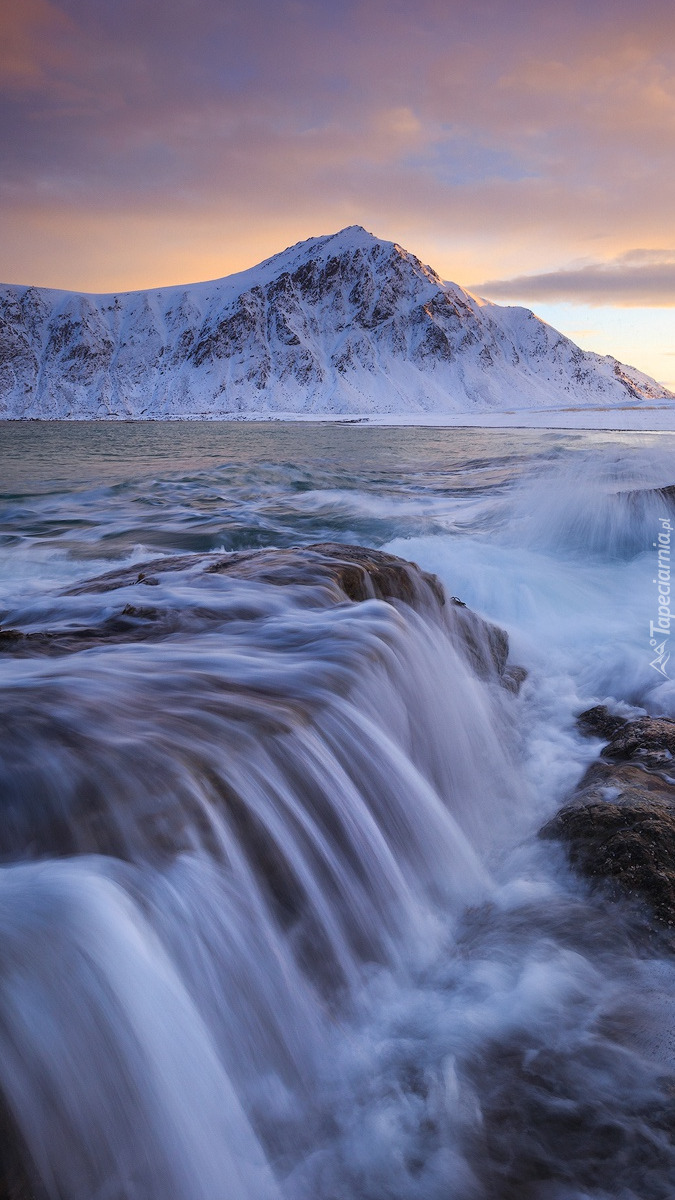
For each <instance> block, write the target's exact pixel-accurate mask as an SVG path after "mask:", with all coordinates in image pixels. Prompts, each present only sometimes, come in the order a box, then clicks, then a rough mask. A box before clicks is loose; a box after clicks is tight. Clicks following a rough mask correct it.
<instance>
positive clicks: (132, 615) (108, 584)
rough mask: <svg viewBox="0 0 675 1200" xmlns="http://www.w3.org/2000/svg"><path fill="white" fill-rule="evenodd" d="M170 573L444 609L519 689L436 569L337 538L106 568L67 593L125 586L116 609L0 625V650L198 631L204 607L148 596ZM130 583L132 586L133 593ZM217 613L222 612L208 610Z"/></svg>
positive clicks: (515, 674) (470, 644) (316, 597)
mask: <svg viewBox="0 0 675 1200" xmlns="http://www.w3.org/2000/svg"><path fill="white" fill-rule="evenodd" d="M173 572H183V573H185V574H186V575H187V574H189V575H190V576H191V577H192V580H194V581H197V580H198V578H199V576H200V575H204V576H206V575H214V574H216V575H226V576H228V577H230V578H234V579H241V580H253V581H256V582H258V583H267V584H271V585H273V586H278V587H282V586H287V587H296V588H297V587H300V588H307V589H313V591H312V592H311V594H310V592H309V591H308V593H307V603H308V604H311V605H313V606H317V607H327V606H330V605H332V604H341V603H345V602H347V601H351V602H352V603H355V604H356V603H361V602H363V601H365V600H372V599H375V600H385V601H389V602H395V603H399V604H405V605H409V606H410V607H412V608H415V609H417V610H418V611H427V612H429V611H434V610H435V611H436V613H438V612H439V611H440V610H442V609H445V610H446V615H447V616H448V617H449V618H450V619H449V624H450V627H451V632H452V633H453V635H454V638H455V641H456V644H457V647H458V649H459V650H460V652H461V653H462V654H463V655H464V656H465V657H466V658H467V659H468V661H469V663H470V666H471V668H472V669H473V670H474V671H475V672H476V674H477V675H478V676H479V677H480V678H482V679H487V678H490V677H495V676H496V677H497V678H498V680H499V682H500V683H501V684H502V685H503V686H504V687H505V688H507V689H508V690H509V691H513V692H517V691H518V690H519V688H520V686H521V684H522V682H523V679H524V678H525V675H526V674H527V672H526V671H525V670H524V668H522V667H518V666H513V665H511V664H508V661H507V660H508V655H509V641H508V636H507V634H506V633H505V632H504V630H503V629H500V628H499V627H498V626H496V625H493V624H491V623H490V622H489V621H485V620H484V619H483V618H482V617H479V616H477V614H476V613H474V612H472V610H471V609H470V608H468V607H467V606H466V605H465V604H464V603H463V602H462V601H461V600H459V599H458V598H457V597H456V596H453V597H450V598H446V594H445V591H444V589H443V585H442V584H441V582H440V580H439V579H438V578H437V576H436V575H432V574H430V573H429V572H427V571H423V570H422V569H421V568H420V567H419V566H418V565H417V563H413V562H408V561H407V560H405V559H402V558H399V557H397V556H396V555H393V554H387V553H385V552H384V551H382V550H371V549H368V548H366V547H364V546H352V545H344V544H342V543H339V542H321V543H314V544H312V545H309V546H302V547H292V548H289V549H280V550H278V549H263V550H247V551H241V552H234V553H229V554H218V553H215V554H214V553H212V554H182V555H175V556H170V557H166V558H158V559H153V560H152V561H150V562H147V563H144V564H142V565H135V566H133V567H127V568H124V569H122V570H114V571H109V572H107V573H106V574H104V575H100V576H98V577H97V578H95V579H89V580H84V581H83V582H81V583H78V584H77V585H76V586H75V587H73V588H71V589H69V591H68V592H66V593H65V595H70V596H78V595H87V594H89V595H94V594H102V593H108V592H109V593H113V592H116V591H119V590H121V589H123V588H124V589H125V598H126V601H125V603H123V604H122V603H121V604H120V606H119V611H117V612H115V613H114V614H113V615H112V616H108V617H106V618H105V619H104V620H102V621H101V622H100V623H99V624H97V625H95V626H92V625H87V626H81V627H73V626H70V627H69V628H67V629H53V630H50V629H46V630H40V631H38V632H28V633H24V632H23V631H21V630H20V629H14V628H7V627H4V628H3V627H2V626H1V625H0V653H6V654H11V655H13V656H18V657H29V656H33V655H49V656H58V655H62V654H72V653H75V652H77V651H78V650H86V649H89V648H90V647H93V646H97V645H102V644H106V645H114V644H129V643H131V642H139V641H158V640H161V639H163V638H165V637H167V636H169V635H171V634H175V633H180V632H184V633H188V632H197V631H198V630H199V628H200V625H201V627H202V628H203V627H204V626H205V624H208V621H209V618H208V615H206V614H205V613H204V611H203V610H202V612H201V613H200V615H199V617H198V618H197V617H195V615H194V614H188V615H186V614H184V613H178V612H177V611H176V610H175V609H173V610H170V609H167V608H165V607H164V608H163V607H162V606H160V605H158V604H155V603H153V588H154V587H156V586H157V585H158V583H159V581H160V577H161V576H163V575H168V574H171V573H173ZM192 580H191V581H192ZM129 589H133V590H134V593H135V595H134V597H133V599H132V600H129V598H128V596H129ZM216 620H220V618H219V617H214V621H216Z"/></svg>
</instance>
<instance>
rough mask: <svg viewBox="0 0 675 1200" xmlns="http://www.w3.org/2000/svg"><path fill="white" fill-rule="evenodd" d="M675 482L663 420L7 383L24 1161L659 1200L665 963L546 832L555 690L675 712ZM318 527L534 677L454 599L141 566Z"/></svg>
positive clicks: (6, 727)
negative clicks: (645, 423) (669, 640)
mask: <svg viewBox="0 0 675 1200" xmlns="http://www.w3.org/2000/svg"><path fill="white" fill-rule="evenodd" d="M673 484H675V435H672V434H653V435H650V434H641V435H638V434H617V433H582V432H576V431H575V432H569V433H568V432H546V431H536V432H534V431H524V430H483V431H481V430H475V429H471V430H462V429H445V430H433V429H411V428H405V429H386V428H369V427H359V426H358V425H355V424H349V423H346V424H344V425H335V426H330V427H327V426H322V425H316V426H312V425H304V424H303V425H301V426H295V425H285V424H264V425H249V424H246V425H231V424H222V425H221V424H218V423H208V424H204V425H201V424H189V425H187V424H186V425H168V424H167V425H161V424H155V423H152V424H148V425H144V424H129V425H118V424H115V425H106V424H86V423H85V424H79V423H78V424H77V425H68V424H54V425H39V424H37V423H27V424H4V425H0V505H1V511H0V555H1V556H2V560H1V561H2V570H1V571H0V629H4V630H19V631H21V632H22V633H24V634H31V635H34V636H33V637H32V638H28V639H27V640H26V641H25V642H24V643H23V646H24V649H21V650H19V649H18V643H17V641H16V640H12V638H11V637H9V638H7V637H6V638H5V639H4V650H3V651H2V653H1V655H0V672H1V674H0V710H1V714H2V718H1V719H2V728H3V736H2V739H1V749H0V806H1V808H0V855H1V856H2V857H1V859H0V861H1V863H2V866H1V867H0V1123H2V1125H3V1127H5V1126H6V1127H7V1129H8V1130H9V1131H10V1134H8V1144H9V1142H10V1141H11V1142H12V1145H14V1144H15V1143H16V1144H17V1145H18V1146H19V1150H18V1153H19V1156H20V1157H21V1158H22V1159H23V1162H24V1163H28V1164H29V1168H28V1170H29V1175H30V1178H31V1186H32V1187H33V1189H34V1194H35V1196H36V1197H38V1198H39V1200H44V1197H48V1198H50V1200H51V1198H52V1197H54V1198H67V1200H104V1198H105V1200H122V1198H124V1200H127V1198H128V1200H137V1198H138V1200H141V1198H143V1200H166V1198H167V1197H171V1200H221V1197H225V1196H227V1197H229V1198H232V1200H240V1198H241V1200H244V1198H246V1200H267V1198H268V1197H269V1198H272V1197H274V1198H276V1200H356V1198H358V1200H591V1198H592V1200H672V1196H673V1195H675V1133H674V1131H675V963H674V962H673V960H672V958H671V957H669V956H668V955H667V954H666V952H665V950H664V949H663V948H662V947H661V944H660V943H659V941H658V939H653V940H650V939H649V938H647V937H645V932H644V926H643V924H642V917H641V915H640V914H639V913H637V912H636V911H634V910H632V909H631V908H630V907H629V906H627V905H626V906H623V905H621V904H618V903H616V902H610V901H609V900H608V899H607V898H606V897H605V896H604V895H603V894H602V893H601V892H599V891H592V890H590V889H589V888H588V887H587V885H586V884H585V883H583V882H582V881H581V880H580V879H579V878H578V877H577V876H575V875H574V874H573V873H572V872H571V871H570V869H569V868H568V866H567V864H566V860H565V857H564V854H563V852H562V850H561V849H560V847H558V846H557V845H555V844H554V843H551V842H548V841H546V842H544V841H542V840H540V839H539V838H538V836H537V834H538V830H539V829H540V827H541V826H542V824H543V823H544V822H545V821H546V820H547V819H548V818H549V817H550V816H551V815H552V814H553V813H555V812H556V810H557V809H558V808H559V807H560V805H561V804H562V803H563V802H564V800H565V797H566V796H568V795H569V793H570V791H571V789H573V788H574V786H575V784H576V783H577V782H578V780H579V779H580V777H581V775H582V774H583V772H584V770H585V768H586V766H587V765H588V763H589V762H591V761H592V760H593V759H594V758H595V757H596V756H597V754H598V752H599V749H600V743H599V742H598V741H596V740H594V739H588V738H582V737H581V736H580V734H579V733H578V731H577V729H576V725H575V717H576V715H577V714H578V713H579V712H581V711H582V710H583V709H584V708H587V707H589V706H591V705H592V704H596V703H600V702H606V703H609V704H611V705H612V706H615V707H617V708H618V709H619V710H620V711H622V712H624V713H625V714H626V715H630V714H631V713H635V714H637V713H644V712H648V713H666V714H669V715H671V716H675V683H674V682H673V679H674V678H675V664H674V665H673V667H672V670H671V669H670V668H669V663H668V662H667V661H665V660H664V658H663V657H662V658H661V665H662V667H663V670H662V671H659V670H657V669H656V668H655V666H654V665H653V663H654V661H655V655H656V653H657V651H656V649H655V648H654V646H653V645H652V644H651V642H652V641H654V640H655V639H653V638H652V639H650V621H651V622H655V621H656V619H657V616H658V600H657V596H656V590H657V589H656V586H655V583H654V578H655V574H656V571H655V561H656V557H655V556H656V547H655V543H656V542H657V540H658V535H659V532H660V531H661V530H662V529H663V527H664V526H663V522H664V521H672V520H673V519H675V505H674V504H673V503H672V501H670V500H668V498H667V497H665V496H664V495H663V494H661V493H660V492H659V490H658V489H660V488H663V487H665V486H668V485H673ZM327 540H331V541H339V542H345V543H356V544H360V545H364V546H368V547H376V548H381V549H385V550H388V551H391V552H392V553H395V554H397V555H400V556H402V557H404V558H406V559H409V560H412V561H414V562H416V563H418V564H419V565H420V566H421V567H422V568H423V569H425V570H427V571H431V572H434V573H435V574H437V575H438V577H439V578H440V579H441V581H442V582H443V585H444V587H445V589H446V592H447V593H448V594H449V595H451V596H455V597H458V598H460V599H461V600H462V601H463V602H464V603H465V604H467V605H468V606H470V607H471V608H472V609H474V610H475V611H476V612H477V613H479V614H480V615H481V616H483V617H484V618H486V619H488V620H489V621H492V622H495V623H497V624H498V625H500V626H501V627H502V628H503V629H505V630H506V631H507V632H508V635H509V640H510V660H511V661H512V662H513V663H515V664H518V665H522V666H524V667H525V668H526V669H527V671H528V676H527V679H526V681H525V683H524V685H523V687H522V689H521V691H520V693H519V694H518V695H514V694H512V693H509V692H507V691H506V690H505V689H504V688H502V687H499V686H498V685H497V683H496V682H495V681H494V680H490V679H487V680H485V679H479V678H477V677H476V676H475V674H473V673H472V671H471V670H470V669H469V667H468V666H467V664H466V662H465V660H464V659H463V658H462V657H461V655H459V654H458V651H457V646H456V641H455V640H454V639H453V635H452V628H451V627H450V624H449V618H448V617H447V614H446V613H445V610H438V611H434V610H433V609H432V607H428V608H425V607H424V606H422V607H419V606H418V608H416V609H415V610H413V609H410V608H408V607H407V606H406V605H403V604H398V605H396V604H385V603H383V602H381V601H377V600H370V601H366V602H364V603H361V604H356V605H355V604H340V605H337V606H335V605H329V604H327V603H325V602H324V601H322V600H321V598H320V597H319V596H318V593H316V594H315V593H314V592H311V595H310V591H311V589H310V591H308V588H307V587H306V586H302V580H293V579H291V580H290V581H289V583H288V585H287V586H284V587H278V586H273V585H272V584H270V583H266V582H264V581H262V580H260V579H256V578H248V579H246V578H244V579H234V578H231V577H227V576H225V575H221V574H217V573H216V574H214V573H211V574H204V572H203V570H201V569H200V568H199V565H198V559H196V558H194V557H193V558H190V560H189V565H186V564H188V560H187V559H185V561H184V562H180V561H179V562H177V563H171V564H170V569H168V570H162V569H161V563H160V567H155V568H154V574H153V568H150V570H149V571H147V572H146V571H144V570H143V565H144V564H146V563H148V562H157V560H165V559H167V560H168V559H171V558H173V557H174V556H185V555H191V556H195V555H201V554H207V553H211V552H214V551H220V552H228V551H238V550H249V549H261V548H265V547H291V546H304V545H308V544H311V543H314V542H321V541H327ZM130 567H134V568H137V569H135V570H133V571H130V572H129V574H128V577H126V576H125V577H124V579H126V582H124V580H123V581H122V583H121V585H120V586H119V587H116V588H115V589H114V590H108V589H107V588H105V587H98V586H96V585H94V586H89V585H87V584H86V581H87V580H96V579H97V578H98V577H100V576H101V575H104V574H105V573H108V572H111V571H124V570H125V569H126V568H130ZM181 567H183V568H184V569H180V568H181ZM140 572H143V574H144V575H145V579H144V580H141V582H140V583H139V582H137V580H138V575H139V573H140ZM149 620H151V621H153V622H154V623H155V627H156V629H157V630H158V631H159V632H158V634H157V636H153V637H151V638H141V637H135V636H134V635H133V630H134V629H135V628H136V624H135V622H136V623H140V624H142V623H143V622H144V621H149ZM101 631H104V632H105V631H107V633H109V636H105V637H104V636H101ZM77 638H80V643H78V646H77V647H75V646H74V641H75V640H76V639H77ZM49 647H52V649H49ZM66 647H67V650H66ZM26 648H27V649H26ZM12 1153H13V1151H12ZM6 1155H8V1156H10V1157H11V1155H10V1152H9V1151H7V1152H6ZM3 1162H4V1160H3V1156H2V1154H1V1153H0V1168H3ZM8 1162H9V1157H8ZM6 1170H9V1168H8V1167H7V1168H6ZM0 1173H1V1172H0Z"/></svg>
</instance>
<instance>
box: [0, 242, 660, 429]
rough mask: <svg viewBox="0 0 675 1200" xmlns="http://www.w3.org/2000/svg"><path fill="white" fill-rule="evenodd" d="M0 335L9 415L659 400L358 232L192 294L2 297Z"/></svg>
mask: <svg viewBox="0 0 675 1200" xmlns="http://www.w3.org/2000/svg"><path fill="white" fill-rule="evenodd" d="M0 326H1V327H2V331H3V334H2V340H1V341H0V414H1V415H2V416H4V417H13V418H22V417H23V418H27V417H33V418H35V417H38V418H74V417H80V418H82V417H87V418H90V419H91V418H96V417H106V418H114V417H118V418H119V417H140V418H148V417H154V418H157V417H160V418H164V419H166V418H170V417H176V418H181V419H185V418H210V417H216V418H218V417H237V416H244V415H252V414H254V413H255V414H259V415H269V416H271V415H273V414H277V415H279V414H292V413H295V414H304V415H309V414H312V413H316V414H327V413H332V414H336V413H345V414H346V413H351V414H365V413H438V414H442V413H449V412H469V411H486V410H488V409H499V408H504V407H512V408H522V407H535V408H546V407H560V406H567V405H576V406H579V407H583V406H585V405H592V406H597V405H598V404H599V405H601V406H604V407H609V406H611V405H613V404H621V403H623V404H625V403H626V401H627V400H628V401H629V402H633V401H635V400H637V401H638V402H640V401H641V400H644V399H647V398H652V397H657V396H663V395H664V392H665V390H664V389H662V388H659V386H658V385H657V384H656V383H655V382H654V381H653V380H651V379H648V378H647V377H646V376H644V375H642V374H641V373H640V372H639V371H635V370H633V369H632V368H630V367H624V366H623V365H622V364H620V363H615V362H614V360H609V359H603V358H601V357H600V356H599V355H595V354H590V353H586V352H584V351H583V350H581V349H580V348H579V347H578V346H575V345H574V343H573V342H571V341H570V340H569V339H568V338H565V337H563V335H562V334H559V333H557V332H556V331H555V330H553V329H551V327H550V326H548V325H546V324H545V323H544V322H541V321H539V320H534V319H533V318H532V314H530V313H528V312H527V311H526V310H525V309H522V308H503V307H501V306H499V305H492V304H490V305H488V304H485V303H479V302H477V301H476V300H475V299H474V298H473V297H472V296H470V295H469V293H468V292H465V291H463V289H462V288H460V287H457V286H456V285H454V284H449V283H443V282H442V280H441V279H440V278H439V276H438V275H437V274H436V273H435V272H434V271H432V270H431V269H430V268H429V267H425V266H424V265H423V264H422V263H421V262H420V261H419V259H418V258H416V257H415V255H414V254H411V253H410V252H409V251H407V250H405V249H404V248H402V247H401V246H399V245H397V244H396V243H395V242H390V241H385V240H383V239H381V238H378V237H376V236H375V235H374V234H372V233H369V232H368V231H367V230H366V229H364V228H363V227H362V226H361V225H348V226H346V227H345V228H344V229H340V230H338V231H337V232H336V233H331V234H327V235H324V236H322V237H315V238H308V239H307V240H305V241H302V242H297V243H296V245H294V246H290V247H289V248H288V249H287V250H283V251H281V253H279V254H275V255H274V256H273V257H272V258H269V259H267V260H266V261H265V262H263V263H260V264H259V265H258V266H257V267H252V268H251V269H250V270H248V271H243V272H241V273H240V274H237V275H231V276H229V277H226V278H224V279H216V280H212V281H210V282H206V283H199V284H193V285H192V286H190V285H188V286H177V287H172V288H163V289H161V290H155V291H147V292H146V291H143V292H134V293H127V294H126V295H124V294H119V295H107V296H93V295H89V296H85V295H81V294H79V293H74V292H73V293H64V292H61V293H57V292H50V291H47V290H44V289H35V288H34V289H28V288H11V287H6V288H2V287H0Z"/></svg>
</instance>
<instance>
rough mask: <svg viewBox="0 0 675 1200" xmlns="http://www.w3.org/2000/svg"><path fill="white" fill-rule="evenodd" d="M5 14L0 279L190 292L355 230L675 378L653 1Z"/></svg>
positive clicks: (666, 166) (59, 8)
mask: <svg viewBox="0 0 675 1200" xmlns="http://www.w3.org/2000/svg"><path fill="white" fill-rule="evenodd" d="M0 14H1V20H2V37H1V38H0V86H1V88H2V103H3V113H4V120H3V122H2V144H1V150H0V152H1V154H2V170H1V172H0V204H1V211H2V237H1V239H0V279H1V280H2V281H3V282H8V283H26V284H28V283H33V284H37V285H42V286H50V287H59V288H67V289H76V290H84V291H95V292H96V291H98V292H109V291H120V290H125V291H126V290H133V289H137V288H144V287H161V286H167V285H170V284H177V283H188V282H194V281H197V280H200V279H212V278H217V277H219V276H222V275H225V274H229V273H231V272H233V271H238V270H242V269H245V268H247V267H249V266H252V265H254V264H255V263H256V262H259V261H260V260H262V259H264V258H266V257H268V256H270V255H271V254H274V253H276V252H277V251H279V250H282V249H283V248H284V247H285V246H287V245H290V244H292V243H294V242H297V241H300V240H302V239H304V238H307V237H313V236H317V235H320V234H326V233H332V232H334V231H336V230H337V229H339V228H342V227H343V226H345V225H350V224H360V225H363V226H364V227H365V228H367V229H369V230H371V231H372V232H373V233H374V234H376V235H377V236H378V237H382V238H387V239H391V240H394V241H397V242H399V243H400V244H402V245H403V246H405V247H406V248H407V249H409V250H411V251H413V252H414V253H415V254H417V255H418V256H419V257H420V258H422V259H423V261H425V262H428V263H430V264H431V265H432V266H433V267H434V269H435V270H437V271H438V272H439V274H441V275H442V276H443V277H444V278H446V279H451V280H453V281H455V282H457V283H459V284H462V285H463V286H465V287H468V288H469V289H470V290H472V291H478V292H479V293H480V294H482V295H485V296H486V297H488V298H489V299H492V300H495V301H496V302H497V303H519V304H525V305H527V306H528V307H531V308H533V309H534V310H535V311H536V312H538V313H540V314H541V315H542V316H543V317H544V318H545V319H547V320H552V319H553V316H554V315H556V316H557V318H558V320H560V319H562V321H563V324H562V325H560V324H558V327H559V328H563V331H564V332H568V333H569V334H570V336H572V337H574V338H575V340H577V341H580V343H581V344H583V345H585V346H588V347H589V348H593V349H598V350H600V351H601V352H611V353H613V354H615V355H616V356H617V357H619V358H622V359H623V360H624V361H629V362H632V363H633V364H634V365H636V366H638V367H640V368H641V369H642V370H645V371H647V372H649V373H650V374H652V375H654V376H655V377H656V378H657V379H659V380H660V381H661V382H663V383H665V384H666V385H668V386H670V387H671V388H673V387H675V357H673V351H674V350H675V338H673V336H672V333H673V330H674V329H675V228H674V225H675V218H674V216H673V214H674V213H675V194H674V193H675V172H674V171H673V142H674V140H675V9H674V8H673V6H672V5H670V4H668V3H666V2H665V0H646V2H645V3H641V4H639V3H637V0H630V2H629V0H613V2H612V3H610V2H609V0H598V2H597V3H591V4H589V3H585V4H582V3H581V2H580V0H563V2H562V3H560V4H559V5H557V6H555V7H552V6H550V5H548V4H543V3H541V2H535V0H529V2H528V0H524V2H523V3H519V4H517V5H516V4H514V3H511V2H509V0H480V2H478V3H473V4H470V5H468V4H466V3H463V4H460V3H457V2H456V0H450V2H447V0H446V2H443V0H420V2H419V3H417V4H415V5H414V6H412V5H410V4H405V3H402V2H399V3H391V2H385V0H354V2H352V3H349V2H346V0H341V2H340V0H339V2H332V3H328V2H324V0H313V2H310V0H287V2H286V0H282V2H279V3H271V2H270V0H253V2H252V3H249V4H248V5H246V6H240V5H233V4H231V3H229V2H226V3H221V2H219V0H199V2H194V3H190V2H188V0H165V2H164V3H163V4H161V5H160V4H159V3H157V0H135V2H134V3H132V2H131V0H116V2H115V3H105V4H104V3H102V0H87V2H85V0H22V3H20V4H16V3H13V2H11V0H0ZM554 323H555V322H554ZM575 331H576V334H575ZM579 331H581V332H579ZM614 333H615V334H616V339H615V340H614ZM594 334H595V335H597V337H596V341H595V342H593V337H594Z"/></svg>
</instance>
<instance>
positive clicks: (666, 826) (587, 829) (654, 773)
mask: <svg viewBox="0 0 675 1200" xmlns="http://www.w3.org/2000/svg"><path fill="white" fill-rule="evenodd" d="M590 711H591V712H592V713H593V712H595V713H597V714H598V716H597V717H595V716H594V717H593V724H594V727H595V729H596V730H597V729H598V728H599V726H600V724H601V723H602V722H604V716H603V714H602V710H601V709H600V708H599V709H598V710H590ZM582 715H584V716H586V714H582ZM605 729H607V726H605ZM600 736H602V735H600ZM674 751H675V722H673V721H671V720H669V719H667V718H664V717H640V718H639V719H638V720H637V721H626V722H622V724H621V725H620V727H619V728H617V729H616V730H615V732H614V733H613V735H612V736H611V737H610V740H609V743H608V745H607V746H605V748H604V749H603V752H602V755H601V757H600V758H599V759H597V760H596V762H594V763H592V764H591V766H590V767H589V768H588V770H587V771H586V773H585V775H584V777H583V779H582V780H581V782H580V783H579V785H578V787H577V789H576V791H575V792H574V794H573V796H572V797H571V798H570V801H569V803H568V804H567V805H565V807H564V808H562V809H561V810H560V812H558V813H557V814H556V816H555V817H554V818H553V819H552V820H551V821H549V822H548V823H547V824H546V825H545V826H544V828H543V829H542V830H541V835H542V836H543V837H546V838H556V839H559V840H560V841H562V842H564V843H565V846H566V849H567V853H568V855H569V858H570V861H571V863H572V865H573V866H574V867H576V868H577V869H578V870H580V871H581V872H582V873H583V874H584V875H586V876H587V877H589V878H591V879H595V880H603V881H605V883H606V884H607V885H608V886H609V887H610V889H611V891H612V893H613V894H614V895H616V896H620V895H624V896H628V897H630V898H632V899H634V900H639V901H642V902H646V903H647V904H648V905H649V906H650V908H651V910H652V912H653V913H654V915H655V916H656V917H657V918H658V920H659V921H660V922H662V923H663V924H665V925H667V926H668V927H673V926H675V780H674V779H673V777H672V776H671V775H670V774H669V768H670V765H671V760H672V756H673V752H674Z"/></svg>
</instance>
